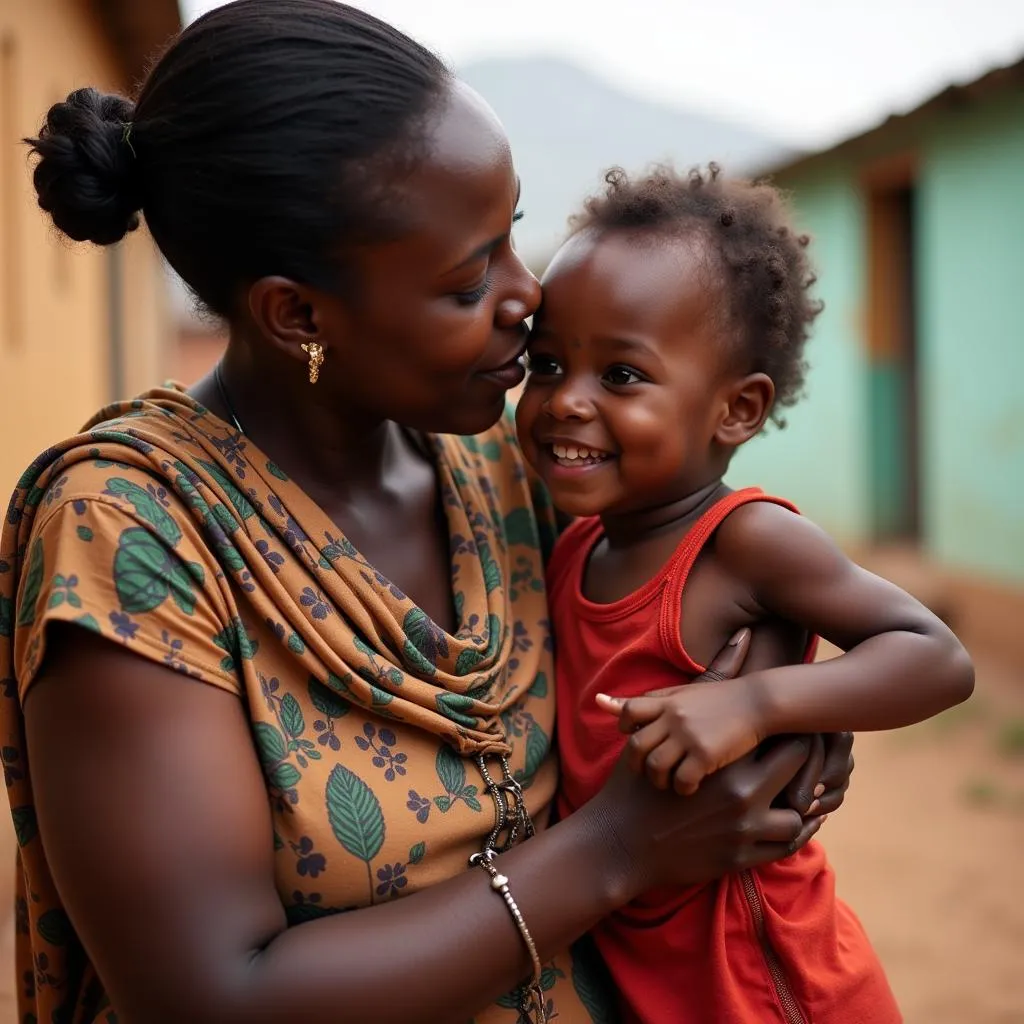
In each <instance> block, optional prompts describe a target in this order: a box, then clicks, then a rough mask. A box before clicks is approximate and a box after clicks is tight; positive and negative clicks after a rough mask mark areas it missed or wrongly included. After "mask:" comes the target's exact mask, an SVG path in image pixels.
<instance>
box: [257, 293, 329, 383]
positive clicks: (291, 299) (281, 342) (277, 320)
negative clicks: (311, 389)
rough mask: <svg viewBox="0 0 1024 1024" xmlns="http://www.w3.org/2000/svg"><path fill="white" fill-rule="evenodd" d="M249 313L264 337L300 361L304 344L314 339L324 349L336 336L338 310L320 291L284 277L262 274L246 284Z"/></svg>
mask: <svg viewBox="0 0 1024 1024" xmlns="http://www.w3.org/2000/svg"><path fill="white" fill-rule="evenodd" d="M248 298H249V313H250V315H251V316H252V320H253V323H254V324H255V325H256V327H257V329H258V330H259V332H260V333H261V334H262V335H263V337H264V338H265V339H266V340H267V341H269V342H270V344H271V345H273V346H274V347H275V348H276V349H278V350H279V351H281V352H283V353H284V354H285V355H287V356H289V357H290V358H292V359H295V360H297V361H299V362H301V363H305V362H307V361H308V359H309V356H308V354H307V353H306V352H305V351H304V350H303V348H302V346H303V345H308V344H309V343H310V342H312V341H315V342H317V343H318V344H319V345H320V346H321V347H322V348H323V349H324V351H325V353H326V352H329V350H330V348H331V342H337V340H338V338H339V333H340V332H339V328H342V325H340V324H338V323H337V322H336V321H337V320H338V312H339V311H338V310H337V309H336V308H335V306H336V304H335V303H330V302H327V301H325V297H324V295H323V293H321V292H318V291H316V290H315V289H313V288H310V287H308V286H307V285H303V284H299V283H298V282H296V281H292V280H290V279H289V278H286V277H261V278H260V279H259V280H258V281H256V282H254V283H253V285H252V286H251V287H250V288H249V296H248Z"/></svg>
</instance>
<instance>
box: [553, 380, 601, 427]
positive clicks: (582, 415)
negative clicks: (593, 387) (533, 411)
mask: <svg viewBox="0 0 1024 1024" xmlns="http://www.w3.org/2000/svg"><path fill="white" fill-rule="evenodd" d="M544 404H545V405H546V406H547V411H548V413H549V414H550V415H551V416H553V417H554V418H555V419H557V420H590V419H593V417H594V406H593V403H592V402H591V401H590V399H589V397H588V396H587V394H586V390H585V389H584V388H583V387H581V386H580V385H579V384H570V383H565V384H563V385H562V386H561V387H557V388H555V389H554V391H553V392H552V393H551V396H550V397H549V398H548V400H547V401H546V402H545V403H544Z"/></svg>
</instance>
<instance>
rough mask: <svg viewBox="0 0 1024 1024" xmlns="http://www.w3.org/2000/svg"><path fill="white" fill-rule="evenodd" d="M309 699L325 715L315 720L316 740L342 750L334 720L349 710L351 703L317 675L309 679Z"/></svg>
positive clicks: (322, 744) (336, 749)
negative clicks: (328, 686)
mask: <svg viewBox="0 0 1024 1024" xmlns="http://www.w3.org/2000/svg"><path fill="white" fill-rule="evenodd" d="M309 699H310V701H311V702H312V704H313V707H315V708H316V709H317V711H319V712H320V714H321V715H323V716H324V717H323V718H317V719H316V720H314V722H313V731H314V732H315V733H316V734H317V737H316V741H317V743H319V744H320V746H322V747H330V748H331V750H334V751H338V750H341V740H340V739H338V736H337V734H336V733H335V731H334V721H335V719H337V718H342V717H343V716H345V715H347V714H348V712H349V707H350V705H349V704H348V702H347V701H344V700H342V698H341V697H339V696H338V695H337V694H335V693H334V692H333V691H331V690H329V689H328V688H327V687H326V686H324V684H323V683H321V682H320V680H319V679H317V678H316V677H315V676H310V679H309Z"/></svg>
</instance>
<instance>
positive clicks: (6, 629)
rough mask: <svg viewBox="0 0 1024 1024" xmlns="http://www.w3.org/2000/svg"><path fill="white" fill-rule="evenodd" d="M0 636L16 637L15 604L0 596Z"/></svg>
mask: <svg viewBox="0 0 1024 1024" xmlns="http://www.w3.org/2000/svg"><path fill="white" fill-rule="evenodd" d="M0 636H8V637H9V636H14V602H13V601H12V600H11V599H10V598H9V597H4V596H3V595H2V594H0Z"/></svg>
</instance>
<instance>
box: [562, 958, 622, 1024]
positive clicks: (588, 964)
mask: <svg viewBox="0 0 1024 1024" xmlns="http://www.w3.org/2000/svg"><path fill="white" fill-rule="evenodd" d="M572 987H573V988H574V989H575V990H576V995H577V997H578V998H579V1001H580V1002H581V1003H582V1004H583V1008H584V1009H585V1010H586V1011H587V1013H588V1014H590V1022H591V1024H614V1022H615V1021H616V1020H617V1017H616V1014H615V1011H614V1007H615V996H614V990H613V989H612V987H611V982H610V979H609V978H608V974H607V968H605V967H604V965H603V964H602V963H601V961H600V960H599V959H598V956H597V952H596V951H594V950H593V948H592V946H591V945H590V942H589V940H587V939H583V940H581V941H580V942H577V943H576V944H575V945H574V946H573V947H572Z"/></svg>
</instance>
